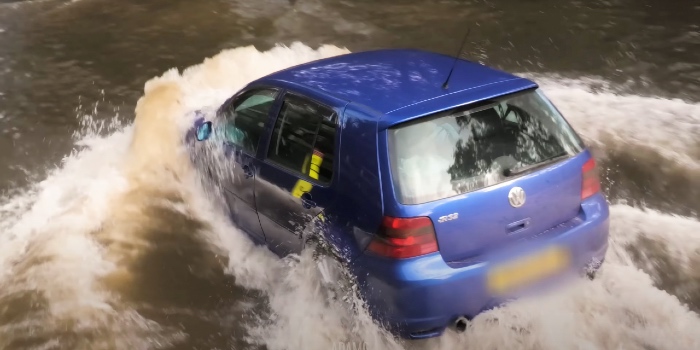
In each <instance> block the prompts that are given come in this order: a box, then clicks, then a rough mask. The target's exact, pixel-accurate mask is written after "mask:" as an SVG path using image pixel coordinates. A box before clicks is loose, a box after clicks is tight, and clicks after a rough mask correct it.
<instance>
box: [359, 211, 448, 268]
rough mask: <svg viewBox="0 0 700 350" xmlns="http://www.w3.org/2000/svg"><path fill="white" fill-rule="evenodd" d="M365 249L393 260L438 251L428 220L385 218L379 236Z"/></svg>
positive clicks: (431, 223)
mask: <svg viewBox="0 0 700 350" xmlns="http://www.w3.org/2000/svg"><path fill="white" fill-rule="evenodd" d="M367 249H368V250H369V251H371V252H373V253H375V254H378V255H381V256H386V257H389V258H395V259H405V258H412V257H416V256H420V255H425V254H429V253H433V252H436V251H438V246H437V240H436V238H435V229H434V228H433V222H432V221H431V220H430V218H428V217H425V216H422V217H415V218H394V217H390V216H385V217H384V219H383V220H382V226H381V228H380V231H379V234H378V235H377V236H376V237H375V238H374V240H372V242H371V243H370V244H369V247H367Z"/></svg>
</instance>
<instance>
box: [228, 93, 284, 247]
mask: <svg viewBox="0 0 700 350" xmlns="http://www.w3.org/2000/svg"><path fill="white" fill-rule="evenodd" d="M278 93H279V90H278V89H275V88H267V87H265V88H254V89H250V90H247V91H244V92H242V93H240V94H238V95H237V96H236V97H234V98H232V99H231V100H230V101H228V102H227V103H226V104H224V106H223V107H222V109H221V115H222V117H223V119H224V120H223V127H224V130H223V142H224V152H225V154H226V161H227V162H229V163H228V164H226V170H227V172H229V173H230V176H227V177H226V179H225V180H224V181H223V188H224V191H223V192H224V198H225V200H226V204H227V205H228V208H229V214H230V217H231V220H232V221H233V222H234V223H235V224H236V225H237V226H239V227H240V228H241V229H243V230H245V231H246V232H247V233H249V234H251V235H252V236H253V238H256V239H257V240H259V241H261V242H262V241H264V239H265V236H264V233H263V230H262V227H261V226H260V220H259V219H258V214H257V212H256V209H255V176H256V174H255V172H256V169H255V162H254V160H255V156H256V154H257V152H258V147H259V145H260V141H261V139H264V138H265V125H266V123H267V122H268V119H269V118H270V116H271V113H270V112H271V110H272V109H273V108H274V106H275V100H276V97H277V94H278Z"/></svg>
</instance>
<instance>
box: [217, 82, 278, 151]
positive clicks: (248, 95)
mask: <svg viewBox="0 0 700 350" xmlns="http://www.w3.org/2000/svg"><path fill="white" fill-rule="evenodd" d="M276 96H277V90H275V89H261V90H251V91H247V92H244V93H243V94H241V95H240V96H238V97H237V98H236V99H235V100H234V101H233V103H232V104H230V105H228V106H226V107H225V108H224V110H223V115H224V117H225V118H226V120H225V130H224V137H225V138H226V140H227V141H229V142H231V143H233V144H236V145H238V146H240V147H241V148H242V149H243V150H244V151H247V152H248V153H250V154H255V152H257V150H258V142H259V141H260V137H261V136H262V134H263V132H264V129H265V123H266V122H267V119H268V116H269V113H270V109H271V108H272V105H273V104H274V102H275V97H276Z"/></svg>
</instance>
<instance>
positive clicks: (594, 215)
mask: <svg viewBox="0 0 700 350" xmlns="http://www.w3.org/2000/svg"><path fill="white" fill-rule="evenodd" d="M577 219H578V220H577V221H576V222H575V225H572V226H568V227H564V228H563V229H562V230H560V231H554V232H552V234H547V235H546V236H543V237H542V238H541V239H538V240H536V241H532V242H531V243H528V244H526V246H527V247H524V249H522V250H518V253H527V252H528V251H530V250H536V249H541V248H542V247H544V246H548V245H550V244H557V245H560V246H563V247H566V248H567V249H568V250H569V251H570V252H571V258H572V264H571V265H570V270H569V271H568V272H569V273H577V272H584V271H585V270H590V269H597V268H598V267H599V266H600V264H602V262H603V260H604V258H605V254H606V251H607V249H608V227H609V221H608V220H609V212H608V205H607V202H606V200H605V197H604V196H603V195H601V194H598V195H595V196H593V197H591V198H589V199H587V200H586V201H585V202H584V203H583V204H582V212H581V215H579V218H577ZM508 254H513V252H511V253H508ZM354 265H355V269H356V275H357V276H358V280H359V282H360V285H361V286H362V288H361V292H362V294H363V296H364V298H365V300H366V301H367V304H368V307H369V311H370V313H372V315H373V317H375V319H377V320H378V321H379V322H381V323H383V324H384V326H386V327H387V328H388V329H390V330H392V331H394V332H395V333H397V334H398V335H399V336H401V337H404V338H414V339H417V338H428V337H433V336H438V335H440V334H442V333H443V332H444V330H445V329H446V328H447V327H448V326H449V325H450V324H452V323H453V322H454V320H455V319H457V318H458V317H460V316H464V317H466V318H473V317H474V316H476V315H477V314H479V313H481V312H483V311H485V310H487V309H489V308H492V307H494V306H497V305H499V304H501V303H502V302H503V301H504V300H505V299H504V298H503V297H494V296H493V295H491V294H490V293H489V292H488V290H487V288H486V273H487V271H488V270H489V268H490V267H491V266H492V265H493V262H492V260H489V259H482V260H481V261H476V262H473V263H469V264H465V265H463V266H459V267H455V265H453V264H450V265H448V264H447V263H446V262H445V261H444V260H443V258H442V256H441V255H440V254H439V253H434V254H429V255H425V256H421V257H417V258H413V259H406V260H401V261H395V260H389V259H385V258H381V257H376V256H371V255H363V256H361V257H359V258H358V260H356V263H355V264H354Z"/></svg>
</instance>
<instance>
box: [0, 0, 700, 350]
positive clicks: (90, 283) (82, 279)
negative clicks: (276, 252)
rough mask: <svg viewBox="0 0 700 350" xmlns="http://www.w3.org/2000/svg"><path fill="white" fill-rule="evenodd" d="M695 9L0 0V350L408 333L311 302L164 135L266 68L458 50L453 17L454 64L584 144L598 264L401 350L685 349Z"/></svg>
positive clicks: (697, 179) (693, 175)
mask: <svg viewBox="0 0 700 350" xmlns="http://www.w3.org/2000/svg"><path fill="white" fill-rule="evenodd" d="M698 16H700V3H698V2H697V1H694V0H676V1H673V2H672V3H670V2H668V1H660V0H617V1H615V0H611V1H567V2H562V1H554V0H540V1H515V0H508V1H505V0H504V1H476V0H474V1H457V0H453V1H436V2H434V3H432V4H427V3H426V2H423V1H412V0H403V1H384V0H381V1H369V0H359V1H341V0H328V1H320V0H296V1H289V0H261V1H243V0H240V1H237V0H198V1H187V0H148V1H137V0H122V1H119V2H117V1H114V0H110V1H106V0H74V1H62V0H43V1H40V0H37V1H0V150H3V152H0V348H3V349H28V348H29V349H114V348H118V349H151V348H167V349H229V348H235V349H241V348H267V349H331V348H333V347H334V346H335V347H338V346H339V344H343V345H348V344H362V346H364V347H365V348H368V349H370V348H371V349H385V348H390V349H398V348H403V347H407V346H408V345H407V344H402V343H399V342H396V341H394V340H393V339H391V338H390V337H388V336H387V335H386V334H384V333H383V331H382V330H381V329H379V328H377V327H376V326H375V325H373V324H372V323H371V321H370V320H369V318H368V317H367V315H366V314H365V313H364V312H360V313H359V314H356V313H352V312H350V311H348V310H346V309H344V308H343V305H340V304H336V303H333V302H329V301H326V300H325V297H324V296H323V291H321V290H319V288H318V287H317V286H318V276H317V272H316V270H315V269H314V268H313V266H312V264H311V262H310V259H309V257H308V256H307V255H303V256H302V257H301V258H300V260H299V261H298V262H286V261H280V260H278V259H276V258H275V257H273V256H272V254H271V253H270V252H268V251H267V250H264V249H261V248H259V247H255V246H253V244H252V243H251V242H250V241H249V240H248V239H247V238H246V237H245V236H244V235H243V234H241V233H240V232H239V231H237V230H236V228H235V227H233V226H232V225H231V223H229V222H228V221H227V220H226V219H225V218H223V216H222V215H221V214H220V213H219V212H218V211H217V210H216V209H215V207H213V206H212V203H210V201H209V200H208V199H207V198H206V196H204V195H203V193H202V191H201V189H199V187H198V186H197V182H196V179H195V178H194V174H193V173H192V169H191V167H189V165H188V164H189V161H188V160H187V159H186V157H185V156H184V155H183V153H182V145H181V144H180V141H179V140H180V137H181V136H182V134H183V133H184V130H185V128H186V127H187V126H188V125H191V121H192V115H191V113H190V112H191V111H193V110H195V109H199V108H207V107H214V106H217V105H218V104H219V103H221V102H222V101H223V100H225V99H226V98H228V97H229V96H231V95H232V94H233V93H234V92H235V91H236V90H237V89H238V88H240V87H242V86H243V85H244V84H245V83H247V82H249V81H251V80H253V79H255V78H257V77H260V76H262V75H264V74H267V73H270V72H272V71H274V70H276V69H281V68H284V67H288V66H291V65H294V64H298V63H302V62H306V61H309V60H312V59H316V58H321V57H328V56H332V55H337V54H341V53H344V52H348V51H360V50H367V49H375V48H385V47H414V48H421V49H428V50H434V51H438V52H443V53H447V54H454V53H455V52H456V51H457V45H458V44H459V42H460V40H461V39H462V36H463V35H464V33H465V32H466V31H467V30H468V29H469V30H471V32H470V36H469V38H468V45H467V49H466V50H465V52H466V53H467V54H468V56H469V58H470V59H472V60H475V61H479V62H482V63H485V64H488V65H492V66H496V67H499V68H502V69H506V70H509V71H512V72H516V73H518V74H520V75H524V76H528V77H530V78H533V79H535V80H536V81H537V82H538V83H540V84H541V85H542V87H543V88H544V90H545V92H546V93H547V94H548V95H549V96H550V97H551V98H552V100H554V102H555V103H556V104H557V106H558V107H559V108H560V109H561V110H562V112H563V113H564V115H565V116H566V117H567V119H568V120H569V121H570V122H571V123H572V124H573V126H574V127H575V128H576V129H577V130H578V131H579V132H580V133H581V134H582V136H583V137H584V138H585V139H586V140H587V141H588V142H589V143H590V144H591V145H592V147H593V148H594V149H595V150H596V154H597V155H598V157H599V159H600V161H601V165H602V172H603V175H604V176H603V177H604V181H605V183H604V187H605V190H606V192H607V194H608V197H609V199H610V201H611V202H612V203H613V206H612V208H611V220H612V221H611V248H610V252H609V254H608V257H607V260H608V263H607V264H606V267H605V269H604V270H603V271H602V273H601V276H600V278H599V279H598V280H596V281H592V282H591V281H581V283H580V284H578V285H576V286H572V287H571V288H570V290H569V289H566V290H563V291H560V292H559V293H556V294H555V295H551V296H547V297H543V298H542V299H536V300H523V301H519V302H516V303H513V304H511V305H508V306H506V307H504V308H502V309H498V310H495V311H492V312H489V313H486V314H484V315H483V316H482V317H479V318H477V319H476V320H475V321H474V324H473V327H471V328H470V329H469V330H468V331H467V332H466V333H464V334H461V335H456V334H446V336H445V337H443V338H441V339H434V340H431V341H429V342H426V343H424V344H413V345H415V346H419V347H420V346H422V347H427V348H441V349H455V348H465V349H466V348H469V349H474V348H485V349H486V348H494V347H497V348H525V349H561V348H572V349H576V348H580V349H584V348H586V349H588V348H602V349H609V348H618V347H624V348H629V349H697V348H700V335H698V334H697V329H700V317H698V312H699V311H700V268H699V267H698V266H700V221H699V219H700V214H699V213H700V23H698V21H697V18H698ZM251 45H252V46H251ZM280 45H281V46H280ZM212 57H213V58H212ZM171 69H174V70H171ZM147 82H148V84H146V83H147ZM137 101H138V106H137ZM307 253H308V252H307Z"/></svg>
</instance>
